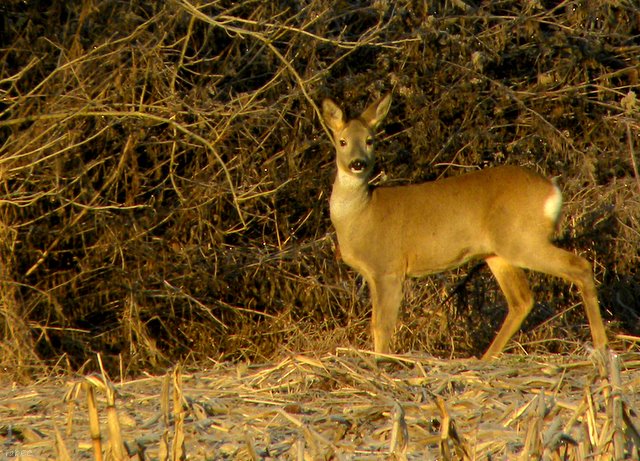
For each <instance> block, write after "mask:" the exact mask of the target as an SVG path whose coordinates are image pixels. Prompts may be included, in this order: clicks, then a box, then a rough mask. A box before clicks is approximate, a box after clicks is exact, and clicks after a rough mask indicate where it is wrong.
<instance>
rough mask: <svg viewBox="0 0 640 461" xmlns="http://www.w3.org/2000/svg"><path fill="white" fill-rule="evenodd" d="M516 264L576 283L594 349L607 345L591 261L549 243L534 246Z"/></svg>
mask: <svg viewBox="0 0 640 461" xmlns="http://www.w3.org/2000/svg"><path fill="white" fill-rule="evenodd" d="M533 249H535V251H531V252H529V253H528V254H527V255H526V256H525V257H524V258H522V257H521V258H522V261H521V263H522V264H519V265H521V266H522V267H526V268H528V269H532V270H535V271H538V272H543V273H545V274H549V275H554V276H556V277H561V278H563V279H565V280H567V281H569V282H571V283H573V284H574V285H576V286H577V287H578V290H580V295H581V296H582V303H583V305H584V310H585V312H586V314H587V319H588V320H589V327H590V328H591V336H592V337H593V344H594V346H595V347H596V348H597V349H604V348H605V347H606V345H607V334H606V331H605V328H604V323H603V322H602V317H601V315H600V306H599V304H598V292H597V291H596V286H595V283H594V281H593V275H592V272H591V264H590V263H589V261H587V260H586V259H584V258H582V257H580V256H578V255H575V254H573V253H571V252H569V251H565V250H562V249H560V248H558V247H556V246H554V245H552V244H551V243H546V245H545V246H538V247H537V248H536V247H533V248H532V250H533Z"/></svg>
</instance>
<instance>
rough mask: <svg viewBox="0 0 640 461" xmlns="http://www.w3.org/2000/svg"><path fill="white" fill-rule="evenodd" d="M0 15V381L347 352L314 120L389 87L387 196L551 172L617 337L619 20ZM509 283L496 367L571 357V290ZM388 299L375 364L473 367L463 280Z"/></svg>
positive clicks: (467, 285) (344, 6) (473, 301)
mask: <svg viewBox="0 0 640 461" xmlns="http://www.w3.org/2000/svg"><path fill="white" fill-rule="evenodd" d="M0 12H1V13H2V14H1V15H0V16H1V17H2V18H1V19H0V28H1V32H2V34H1V36H2V43H1V47H2V49H1V50H0V52H1V53H2V60H1V62H0V140H1V142H0V185H1V186H2V200H1V201H0V237H1V238H0V296H1V299H0V305H1V307H0V325H1V326H2V330H1V333H0V334H1V335H2V336H1V339H2V341H1V342H0V363H1V364H2V366H3V368H4V369H5V370H9V371H10V377H11V378H13V379H27V380H28V379H30V378H32V377H33V376H34V374H39V373H40V372H41V371H42V370H49V371H50V372H54V373H55V372H64V371H69V370H77V371H81V372H84V371H90V370H97V369H98V366H97V363H96V361H95V357H96V353H98V352H99V353H101V354H102V357H103V360H104V367H105V369H107V370H109V371H111V373H120V372H122V373H123V375H137V374H138V373H140V372H141V370H154V369H155V370H163V369H164V368H165V367H166V366H167V365H169V364H171V363H174V362H175V361H176V360H178V359H181V360H185V363H186V364H187V365H189V364H193V363H200V362H201V361H202V360H203V359H206V358H207V357H213V358H215V360H216V361H217V360H222V359H252V360H265V359H270V358H273V357H282V356H283V354H286V353H287V352H299V351H305V350H311V349H313V350H316V351H332V350H335V348H336V347H339V346H349V345H353V346H356V347H365V346H367V345H368V344H369V343H368V341H369V340H368V320H367V309H368V307H367V306H368V296H367V295H366V288H364V287H362V286H361V283H360V281H359V280H358V279H356V277H355V276H354V274H353V273H351V272H350V271H348V270H347V269H346V268H345V267H344V266H342V265H341V264H340V263H339V262H338V261H336V260H335V259H334V256H333V249H332V235H331V232H332V231H331V228H330V223H329V220H328V210H327V200H326V199H327V195H328V191H329V189H330V184H331V180H332V176H333V152H332V149H331V147H330V144H329V140H328V137H327V136H326V134H325V133H323V129H322V126H321V124H320V121H319V119H318V111H317V103H318V101H320V100H321V99H322V98H323V97H326V96H332V97H335V98H336V99H338V100H340V101H341V102H344V103H345V105H347V106H353V107H354V113H355V112H357V110H358V109H360V108H361V107H362V105H363V104H364V102H365V101H366V98H368V97H371V96H372V95H374V96H377V95H379V94H380V93H382V92H384V91H390V90H392V91H393V92H394V100H395V104H394V106H393V107H392V109H391V111H392V112H391V114H390V117H389V122H388V123H387V126H386V128H385V130H386V132H385V134H384V135H383V136H381V138H382V142H381V145H380V146H379V148H378V151H379V152H383V153H385V154H384V155H383V157H382V159H381V169H382V170H384V172H385V173H386V177H387V178H388V181H387V182H399V181H403V182H410V181H419V180H425V179H432V178H436V177H440V176H445V175H452V174H459V173H461V172H464V171H467V170H469V169H471V168H477V167H483V166H490V165H497V164H503V163H510V164H519V165H525V166H529V167H531V168H534V169H536V170H539V171H542V172H544V173H545V174H547V175H548V176H559V183H560V185H561V187H562V189H563V191H564V194H565V198H566V213H565V216H566V219H565V222H564V223H563V226H562V230H561V231H560V234H559V240H560V241H561V244H562V245H563V246H565V247H572V248H575V249H576V250H577V251H579V252H580V253H583V254H584V255H586V256H588V257H589V258H590V259H591V260H593V261H594V271H595V275H596V279H597V280H598V282H599V289H600V296H601V301H602V306H603V312H604V316H605V318H606V320H607V321H608V322H609V328H610V331H611V334H612V336H613V335H614V334H615V333H626V334H630V335H637V334H638V333H640V332H639V330H638V325H639V319H638V312H639V309H638V307H639V306H640V283H639V282H640V279H639V277H640V275H639V274H638V271H637V268H638V264H639V262H640V260H639V257H638V248H639V247H640V234H639V232H638V229H639V228H640V226H639V222H638V220H639V218H640V202H639V199H638V197H639V195H638V192H639V191H640V178H639V177H638V171H637V170H638V165H637V158H636V154H635V152H636V150H637V146H638V145H639V144H640V139H639V134H640V125H639V122H640V116H639V114H638V101H637V85H638V71H639V68H638V65H639V56H640V25H639V24H640V10H638V8H637V5H636V4H635V2H632V1H625V0H623V1H615V2H614V1H604V2H602V1H589V0H585V1H570V0H567V1H555V2H553V1H530V2H516V1H509V0H507V1H501V2H479V1H455V2H435V1H426V2H412V1H408V0H407V1H399V2H387V1H375V2H370V3H369V2H360V1H355V0H354V1H350V0H348V1H342V2H329V1H327V0H308V1H305V2H298V1H287V0H283V1H268V2H264V1H252V0H245V1H241V2H236V1H226V0H217V1H213V2H209V3H204V2H203V3H198V2H193V1H189V0H174V1H169V2H164V1H157V2H156V1H152V2H143V3H140V2H118V1H115V0H105V1H92V0H84V1H75V2H53V3H49V2H43V1H27V2H18V1H9V2H4V3H3V5H1V6H0ZM535 280H536V286H535V287H534V288H535V292H536V298H537V300H538V302H539V305H538V307H537V308H536V310H535V312H534V315H533V316H532V317H531V318H530V320H529V322H528V323H527V324H526V325H525V326H524V330H523V332H522V334H521V335H520V336H519V338H516V339H517V343H516V344H518V346H517V350H516V351H519V350H522V351H526V352H528V353H540V352H542V351H550V352H555V353H576V352H577V353H580V352H581V346H580V345H579V344H582V342H583V341H584V340H588V337H589V335H588V329H587V328H586V326H585V324H586V321H585V319H584V318H583V316H582V312H581V309H574V306H575V304H576V303H577V298H576V296H575V293H574V292H573V291H571V290H570V289H569V288H567V287H565V286H564V284H562V283H558V284H556V281H554V280H551V279H548V278H536V279H535ZM411 283H412V285H411V287H410V290H409V294H408V296H407V298H408V299H407V305H408V306H409V305H410V306H411V309H406V312H405V314H404V319H403V325H404V326H403V327H402V328H401V329H400V331H399V332H398V335H397V344H396V346H397V347H398V349H400V350H403V351H408V350H422V351H426V352H429V353H431V354H435V355H440V356H447V357H448V356H451V357H468V356H469V355H473V354H477V353H479V352H481V351H482V350H483V349H484V348H485V347H486V345H487V344H488V343H489V341H490V339H491V338H492V336H493V334H494V332H495V331H496V328H497V325H498V323H499V322H500V320H501V318H502V315H503V312H504V309H503V308H502V306H504V302H503V300H502V298H501V297H500V295H499V293H498V291H497V287H496V286H495V284H494V282H493V281H492V280H491V278H490V277H489V276H488V273H487V271H486V270H485V269H484V268H482V266H471V267H465V268H462V269H461V270H460V271H458V272H456V273H453V274H445V275H442V276H438V277H433V278H430V279H428V280H426V281H421V282H419V283H416V282H411ZM479 318H480V319H482V321H478V319H479ZM559 338H560V339H559ZM516 351H514V350H512V351H511V352H512V353H513V352H516ZM543 400H544V399H543ZM536 405H538V403H536V404H535V405H534V406H536ZM541 405H542V404H541ZM545 405H546V404H545ZM385 408H386V409H387V410H385V411H390V409H392V408H393V405H387V404H385ZM405 411H407V409H406V408H405Z"/></svg>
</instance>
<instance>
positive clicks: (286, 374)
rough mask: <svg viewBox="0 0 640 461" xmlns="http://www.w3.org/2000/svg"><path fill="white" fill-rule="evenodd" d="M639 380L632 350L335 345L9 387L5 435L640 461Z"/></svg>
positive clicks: (43, 440) (247, 452) (296, 452)
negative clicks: (440, 355)
mask: <svg viewBox="0 0 640 461" xmlns="http://www.w3.org/2000/svg"><path fill="white" fill-rule="evenodd" d="M65 382H66V386H67V395H66V397H64V398H62V397H61V393H60V388H61V387H64V386H65ZM639 385H640V355H638V354H637V353H625V354H621V355H613V354H611V355H599V354H596V355H593V356H592V357H586V356H558V355H555V356H545V357H542V356H540V357H514V356H506V357H504V358H503V359H502V360H499V361H496V362H494V363H492V364H486V363H481V362H479V361H475V360H447V361H442V360H438V359H434V358H429V357H426V356H417V355H406V356H395V357H388V358H386V361H385V362H384V363H376V356H374V355H373V354H371V353H368V352H362V351H356V350H351V349H340V350H338V351H337V353H336V354H335V355H325V356H322V357H319V358H315V357H312V356H309V355H307V356H303V355H298V356H291V357H289V358H286V359H284V360H282V361H281V362H279V363H275V364H261V365H253V364H251V365H249V364H247V365H231V364H229V363H218V364H211V366H210V367H209V369H208V370H201V371H198V372H195V373H193V372H187V371H184V370H182V369H181V368H180V367H176V368H175V369H174V370H173V371H172V372H169V373H167V374H166V375H163V376H162V375H161V376H149V377H146V378H140V379H136V380H131V381H123V382H119V383H113V382H111V381H109V380H108V378H106V376H105V375H90V376H87V377H86V378H78V379H70V380H64V381H63V382H60V381H58V380H48V381H44V382H41V383H39V384H38V385H35V386H31V387H28V388H21V389H15V390H3V391H2V392H1V394H0V402H2V403H1V404H0V421H2V423H0V440H2V442H3V444H2V446H3V450H4V453H3V454H4V456H6V457H12V456H14V455H16V456H18V455H20V456H22V458H21V459H25V460H26V459H39V460H42V459H79V458H86V457H89V456H90V454H91V452H93V459H97V460H99V459H116V460H118V459H139V460H142V459H159V460H161V461H164V460H169V459H170V460H179V459H212V460H213V459H215V460H222V459H229V460H247V459H250V460H260V459H292V460H323V459H324V460H330V459H331V460H379V459H387V460H393V459H395V460H411V459H416V460H417V459H442V460H479V459H509V460H511V459H512V460H531V459H549V460H556V459H557V460H560V459H562V460H591V461H604V460H624V459H638V456H639V455H640V451H639V450H640V433H639V432H638V431H639V429H640V419H638V413H637V412H638V409H639V408H640V394H638V392H637V389H638V386H639ZM98 419H99V421H98ZM63 453H67V454H65V455H63ZM103 457H104V458H103Z"/></svg>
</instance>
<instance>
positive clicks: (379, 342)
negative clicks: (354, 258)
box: [369, 274, 404, 354]
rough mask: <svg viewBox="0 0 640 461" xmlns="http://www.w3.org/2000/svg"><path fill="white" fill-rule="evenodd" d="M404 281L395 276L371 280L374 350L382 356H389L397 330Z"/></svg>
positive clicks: (378, 277)
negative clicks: (390, 345) (391, 343)
mask: <svg viewBox="0 0 640 461" xmlns="http://www.w3.org/2000/svg"><path fill="white" fill-rule="evenodd" d="M403 280H404V277H401V276H398V275H393V274H392V275H383V276H377V277H371V278H370V279H369V286H370V290H371V302H372V304H373V312H372V316H371V331H372V333H373V344H374V350H375V351H376V352H379V353H382V354H387V353H389V351H390V347H389V344H390V342H391V337H392V336H393V333H394V331H395V328H396V322H397V319H398V311H399V310H400V304H401V302H402V282H403Z"/></svg>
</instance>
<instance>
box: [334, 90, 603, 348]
mask: <svg viewBox="0 0 640 461" xmlns="http://www.w3.org/2000/svg"><path fill="white" fill-rule="evenodd" d="M390 104H391V95H386V96H384V97H382V98H381V99H379V100H377V101H375V102H374V103H372V104H371V105H370V106H368V107H367V108H366V109H365V110H364V112H362V114H361V115H360V116H359V117H357V118H355V119H352V120H346V118H345V115H344V113H343V112H342V110H341V109H340V108H339V107H338V106H337V105H336V103H334V102H333V101H331V100H330V99H326V100H325V101H323V104H322V109H323V118H324V120H325V122H326V124H327V126H328V127H329V129H330V130H331V132H332V134H333V141H334V145H335V149H336V164H337V167H338V171H337V175H336V179H335V182H334V184H333V191H332V193H331V199H330V209H331V222H332V223H333V226H334V227H335V229H336V233H337V236H338V245H339V250H340V254H341V255H342V259H343V260H344V261H345V262H346V263H347V264H348V265H349V266H351V267H352V268H353V269H355V270H356V271H358V272H359V273H360V274H362V276H363V277H364V278H365V280H366V281H367V283H368V284H369V289H370V292H371V298H372V304H373V313H372V325H371V326H372V332H373V341H374V348H375V351H376V352H380V353H388V352H389V342H390V339H391V336H392V335H393V333H394V329H395V326H396V321H397V318H398V310H399V308H400V303H401V301H402V285H403V281H404V279H405V277H406V276H412V277H415V276H421V275H425V274H429V273H435V272H442V271H444V270H447V269H451V268H453V267H456V266H458V265H460V264H463V263H465V262H466V261H469V260H470V259H472V258H482V259H484V260H485V261H486V262H487V264H488V265H489V268H490V269H491V271H492V272H493V274H494V275H495V277H496V279H497V281H498V284H499V286H500V288H501V289H502V291H503V293H504V295H505V297H506V299H507V304H508V313H507V316H506V318H505V320H504V323H503V325H502V327H501V328H500V331H499V332H498V334H497V336H496V338H495V339H494V340H493V342H492V343H491V345H490V346H489V349H488V350H487V351H486V352H485V354H484V355H483V357H482V358H483V360H487V359H491V358H493V357H496V356H497V355H498V354H499V353H500V352H501V351H502V349H503V348H504V346H505V344H506V343H507V341H509V339H510V338H511V337H512V336H513V335H514V333H515V332H516V331H517V330H518V329H519V328H520V326H521V324H522V322H523V320H524V319H525V317H526V316H527V314H528V313H529V311H530V310H531V308H532V307H533V297H532V295H531V291H530V290H529V287H528V282H527V279H526V276H525V273H524V271H523V268H524V269H531V270H534V271H538V272H543V273H545V274H550V275H554V276H558V277H562V278H564V279H566V280H568V281H569V282H572V283H573V284H575V285H576V286H577V287H578V289H579V290H580V293H581V295H582V301H583V304H584V308H585V311H586V313H587V318H588V320H589V325H590V327H591V335H592V336H593V343H594V346H595V347H596V348H604V347H605V346H606V344H607V336H606V333H605V328H604V325H603V323H602V318H601V317H600V309H599V307H598V298H597V292H596V288H595V285H594V281H593V277H592V274H591V266H590V264H589V262H588V261H587V260H586V259H584V258H582V257H580V256H577V255H574V254H572V253H570V252H568V251H565V250H562V249H560V248H558V247H556V246H554V245H553V244H552V243H551V242H550V240H549V239H550V237H551V235H552V233H553V231H554V229H555V226H556V221H557V220H558V215H559V214H560V208H561V206H562V196H561V194H560V190H559V189H558V187H557V186H556V185H555V184H554V183H552V182H551V181H549V180H548V179H546V178H544V177H543V176H540V175H539V174H537V173H535V172H532V171H530V170H527V169H524V168H520V167H515V166H502V167H496V168H487V169H485V170H481V171H477V172H473V173H469V174H465V175H462V176H458V177H451V178H447V179H442V180H437V181H433V182H427V183H423V184H416V185H408V186H396V187H371V186H369V183H368V181H369V179H370V178H371V173H372V171H373V166H374V152H373V150H374V149H373V145H374V142H373V140H374V130H375V129H376V127H377V125H378V124H379V123H380V121H382V119H383V118H384V117H385V116H386V115H387V112H388V110H389V106H390Z"/></svg>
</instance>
